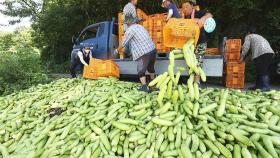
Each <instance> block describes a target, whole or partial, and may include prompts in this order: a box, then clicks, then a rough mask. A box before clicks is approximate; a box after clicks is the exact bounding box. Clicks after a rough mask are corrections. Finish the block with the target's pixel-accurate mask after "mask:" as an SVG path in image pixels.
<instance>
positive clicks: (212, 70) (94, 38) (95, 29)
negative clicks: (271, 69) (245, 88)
mask: <svg viewBox="0 0 280 158" xmlns="http://www.w3.org/2000/svg"><path fill="white" fill-rule="evenodd" d="M72 41H73V43H74V46H73V51H77V50H79V49H81V48H83V47H90V48H91V51H92V56H93V57H94V58H97V59H112V60H114V61H115V62H116V63H117V64H118V66H119V68H120V73H121V75H136V74H137V64H136V62H135V61H133V60H132V59H130V58H124V59H120V58H119V57H118V54H117V53H116V49H117V48H118V47H119V45H118V44H119V40H118V24H116V23H115V20H114V19H113V20H112V21H105V22H100V23H97V24H93V25H90V26H87V27H86V28H84V29H83V30H82V31H81V32H80V34H79V35H78V36H77V37H73V39H72ZM162 54H165V55H163V56H162ZM223 63H224V59H223V56H222V55H206V56H205V59H204V63H203V66H202V68H203V69H204V71H205V73H206V75H207V76H210V77H222V76H223ZM175 64H176V65H177V66H183V67H185V65H186V64H185V61H184V60H176V63H175ZM168 65H169V61H168V53H164V52H161V53H160V54H158V56H157V61H156V65H155V69H156V73H158V74H161V73H163V72H165V71H166V70H167V67H168ZM175 73H176V72H175ZM182 75H183V76H187V75H188V72H185V73H184V74H182Z"/></svg>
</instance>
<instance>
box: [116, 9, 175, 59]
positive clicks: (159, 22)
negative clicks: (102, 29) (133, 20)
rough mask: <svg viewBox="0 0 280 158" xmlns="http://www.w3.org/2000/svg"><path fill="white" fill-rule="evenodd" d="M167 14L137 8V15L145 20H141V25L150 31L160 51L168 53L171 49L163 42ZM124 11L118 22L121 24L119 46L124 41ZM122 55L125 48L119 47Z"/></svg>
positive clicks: (119, 15) (120, 14)
mask: <svg viewBox="0 0 280 158" xmlns="http://www.w3.org/2000/svg"><path fill="white" fill-rule="evenodd" d="M166 16H167V15H166V14H153V15H147V14H145V12H143V11H142V10H141V9H137V17H140V18H142V19H144V21H142V22H140V25H142V26H144V27H145V29H146V30H147V31H148V32H149V34H150V36H151V38H152V39H153V41H154V43H155V45H156V49H157V51H158V52H160V53H167V52H169V51H170V50H171V49H170V48H168V47H165V46H164V44H163V27H164V26H165V25H166V22H164V18H165V17H166ZM123 19H124V17H123V13H119V14H118V24H119V46H121V42H122V41H123V37H124V31H123ZM119 51H120V56H121V58H122V56H123V52H124V49H119Z"/></svg>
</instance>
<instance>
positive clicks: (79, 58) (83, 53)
mask: <svg viewBox="0 0 280 158" xmlns="http://www.w3.org/2000/svg"><path fill="white" fill-rule="evenodd" d="M90 58H92V54H91V51H90V48H89V47H85V48H83V49H81V50H79V51H73V52H72V53H71V67H70V72H71V76H72V78H76V77H77V76H76V68H77V66H80V67H81V68H82V70H83V68H84V66H88V64H89V60H90Z"/></svg>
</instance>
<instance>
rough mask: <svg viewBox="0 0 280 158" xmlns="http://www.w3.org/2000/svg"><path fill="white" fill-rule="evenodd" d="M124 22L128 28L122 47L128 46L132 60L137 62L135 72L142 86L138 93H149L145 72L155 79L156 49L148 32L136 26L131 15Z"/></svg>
mask: <svg viewBox="0 0 280 158" xmlns="http://www.w3.org/2000/svg"><path fill="white" fill-rule="evenodd" d="M124 19H125V20H124V22H125V23H126V24H127V26H128V28H127V30H126V32H125V35H124V39H123V42H122V47H126V46H127V45H129V48H130V51H131V54H132V58H133V60H134V61H136V62H137V72H138V76H139V78H140V82H141V84H142V86H141V87H140V89H139V91H143V92H149V89H148V86H147V82H146V71H148V72H149V73H150V78H151V80H153V79H154V78H155V61H156V47H155V44H154V42H153V40H152V39H151V37H150V35H149V33H148V31H147V30H146V29H145V28H144V27H143V26H141V25H139V24H137V23H136V22H137V21H136V20H135V18H134V17H133V15H126V16H125V18H124Z"/></svg>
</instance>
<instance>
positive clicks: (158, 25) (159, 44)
mask: <svg viewBox="0 0 280 158" xmlns="http://www.w3.org/2000/svg"><path fill="white" fill-rule="evenodd" d="M149 17H150V19H151V21H152V27H151V28H152V30H150V31H151V33H152V35H151V37H152V39H153V41H154V43H155V45H156V48H157V51H158V52H160V53H167V52H169V51H170V49H169V48H167V47H165V46H164V43H163V28H164V26H165V25H166V22H164V18H165V14H154V15H151V16H149Z"/></svg>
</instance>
